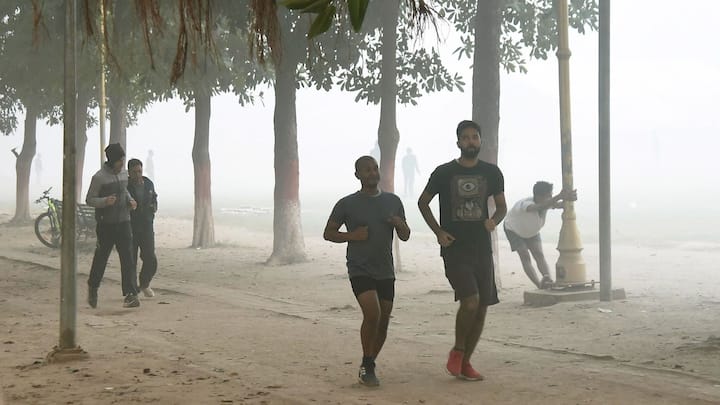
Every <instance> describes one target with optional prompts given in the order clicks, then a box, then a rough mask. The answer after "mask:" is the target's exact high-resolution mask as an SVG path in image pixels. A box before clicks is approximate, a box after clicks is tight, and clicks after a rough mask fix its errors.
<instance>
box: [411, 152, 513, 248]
mask: <svg viewBox="0 0 720 405" xmlns="http://www.w3.org/2000/svg"><path fill="white" fill-rule="evenodd" d="M504 191H505V180H504V178H503V175H502V172H501V171H500V169H499V168H498V167H497V166H496V165H494V164H491V163H487V162H483V161H481V160H479V161H478V162H477V164H476V165H475V166H473V167H464V166H461V165H460V164H459V163H458V162H457V161H456V160H453V161H451V162H448V163H445V164H443V165H440V166H438V167H437V168H436V169H435V171H433V173H432V175H430V180H428V184H427V186H425V192H427V193H428V194H430V195H432V196H434V195H436V194H439V199H440V226H442V228H443V229H444V230H445V231H446V232H448V233H449V234H450V235H452V236H454V237H455V242H453V244H452V247H458V248H460V247H470V248H472V247H475V246H476V247H477V248H479V249H481V250H483V251H487V252H490V251H491V250H492V246H491V244H490V234H489V233H488V232H487V230H485V220H486V219H487V218H488V217H489V215H488V206H487V202H488V198H489V197H491V196H494V195H497V194H501V193H503V192H504Z"/></svg>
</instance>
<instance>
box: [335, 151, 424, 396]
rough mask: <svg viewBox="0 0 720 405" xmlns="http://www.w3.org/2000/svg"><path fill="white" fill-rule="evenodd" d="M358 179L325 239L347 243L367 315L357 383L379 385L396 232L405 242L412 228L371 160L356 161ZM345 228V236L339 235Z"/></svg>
mask: <svg viewBox="0 0 720 405" xmlns="http://www.w3.org/2000/svg"><path fill="white" fill-rule="evenodd" d="M355 177H357V178H358V180H360V185H361V189H360V191H358V192H355V193H353V194H350V195H348V196H346V197H344V198H342V199H341V200H340V201H338V202H337V204H335V208H333V211H332V213H331V214H330V219H328V222H327V225H326V226H325V232H324V234H323V237H324V238H325V240H328V241H331V242H336V243H345V242H347V244H348V246H347V268H348V274H349V277H350V285H351V286H352V290H353V293H354V294H355V298H356V299H357V301H358V304H360V309H361V310H362V314H363V321H362V325H361V327H360V342H361V343H362V350H363V357H362V362H361V364H360V371H359V374H358V379H359V381H360V383H361V384H364V385H368V386H377V385H379V384H380V381H379V380H378V378H377V376H376V375H375V360H376V359H377V356H378V354H380V350H381V349H382V347H383V344H384V343H385V338H386V337H387V330H388V325H389V323H390V313H391V312H392V307H393V300H394V298H395V270H394V268H393V256H392V241H393V232H395V233H397V236H398V237H399V238H400V240H403V241H407V240H408V238H410V228H409V227H408V225H407V222H405V209H404V208H403V205H402V202H401V201H400V198H398V196H396V195H395V194H392V193H386V192H383V191H381V190H380V189H379V188H378V183H379V182H380V173H379V171H378V164H377V161H375V159H374V158H373V157H372V156H362V157H361V158H359V159H358V160H357V161H356V162H355ZM342 225H345V229H346V232H341V231H340V227H341V226H342Z"/></svg>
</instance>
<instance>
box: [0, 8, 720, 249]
mask: <svg viewBox="0 0 720 405" xmlns="http://www.w3.org/2000/svg"><path fill="white" fill-rule="evenodd" d="M693 6H694V7H692V8H690V7H686V8H680V7H678V6H677V5H676V4H675V3H674V2H669V1H649V0H646V1H623V2H614V3H613V10H612V62H611V63H612V65H611V70H612V71H611V78H612V88H611V97H612V108H611V120H612V126H611V134H612V175H613V178H612V201H613V214H614V220H613V237H614V238H615V240H616V241H623V242H631V243H641V244H642V243H659V242H661V241H672V240H691V239H692V240H701V241H706V242H718V241H720V231H719V230H718V229H717V218H718V217H720V208H718V205H717V203H716V201H718V200H719V199H720V192H719V191H718V186H717V180H715V177H716V174H717V173H718V172H720V159H718V153H717V151H718V149H720V140H719V139H718V135H720V131H719V129H720V118H718V117H719V116H720V114H719V113H720V111H719V110H720V102H718V100H720V81H719V80H718V77H720V53H719V52H717V43H716V40H717V38H720V32H719V31H720V28H718V25H717V23H716V22H715V21H714V19H715V16H717V15H718V14H720V3H717V2H714V1H712V0H707V1H702V2H700V1H698V2H693ZM448 41H450V42H452V38H450V39H449V40H448ZM445 48H447V49H448V51H447V52H445V53H446V60H447V61H448V63H449V65H450V66H451V69H453V70H455V71H460V72H461V73H462V74H463V76H464V78H465V81H466V83H467V86H466V91H465V92H464V93H458V92H454V93H442V94H433V95H430V96H425V97H423V98H422V99H420V100H419V105H418V106H407V107H405V106H403V107H401V108H399V109H398V127H399V130H400V137H401V138H400V144H399V146H398V161H397V170H396V171H397V173H396V179H395V186H396V189H397V190H402V185H403V176H402V169H401V164H400V162H401V159H402V156H403V155H404V154H405V150H406V148H408V147H411V148H412V149H413V151H414V153H415V154H416V155H417V157H418V160H419V164H420V170H421V174H420V175H419V176H417V177H416V181H415V183H416V184H415V189H416V193H418V192H419V191H420V190H421V188H422V186H423V185H424V183H425V181H426V180H427V177H428V176H429V174H430V172H431V171H432V169H433V168H434V167H435V166H437V165H438V164H441V163H444V162H446V161H449V160H450V159H452V158H454V157H456V156H457V155H458V151H457V148H456V146H455V134H454V128H455V126H456V124H457V122H458V121H460V120H462V119H467V118H469V117H470V112H471V111H470V109H471V104H472V103H471V87H470V86H471V82H472V74H471V71H470V67H469V64H470V63H469V61H467V60H463V61H459V62H457V60H456V58H455V57H454V56H453V55H451V52H450V51H451V50H452V49H454V46H453V45H452V44H448V45H446V46H445ZM570 48H571V50H572V57H571V59H570V75H571V91H572V95H571V101H572V126H573V160H574V172H575V185H576V188H577V189H578V193H579V198H580V199H579V201H578V203H577V205H576V207H577V211H578V216H579V218H578V222H579V226H580V229H581V232H582V235H583V239H585V240H588V241H593V240H596V238H597V219H596V217H597V182H598V180H597V177H598V169H597V154H598V147H597V143H598V141H597V132H598V131H597V53H598V50H597V33H588V34H587V35H585V36H582V35H578V34H572V35H571V37H570ZM528 69H529V73H528V74H517V73H516V74H505V73H503V74H502V85H501V113H500V115H501V121H500V156H499V166H500V168H501V169H502V170H503V172H504V175H505V182H506V183H505V185H506V196H507V199H508V203H509V204H512V203H513V202H514V201H516V200H517V199H520V198H522V197H525V196H528V195H529V194H530V193H531V187H532V184H533V183H534V182H535V181H537V180H540V179H543V180H548V181H550V182H553V183H555V184H556V191H557V190H559V188H560V130H559V112H558V89H557V75H558V73H557V60H556V58H555V57H554V56H552V57H551V58H550V59H548V60H547V61H531V62H530V63H529V65H528ZM81 80H82V78H81ZM353 99H354V94H350V93H342V92H339V91H333V92H330V93H325V92H319V91H315V90H314V89H310V90H308V89H303V90H300V91H299V93H298V98H297V112H298V119H297V121H298V143H299V155H300V192H301V202H302V204H303V212H304V215H305V221H306V227H305V230H306V233H308V234H309V233H316V232H317V230H318V229H319V227H320V225H319V224H321V223H322V221H323V220H324V219H325V218H326V215H327V214H328V213H329V209H330V207H331V206H332V204H333V203H334V202H335V201H336V200H337V199H338V198H340V197H341V196H343V195H345V194H348V193H351V192H353V191H354V190H356V189H357V188H358V182H357V180H356V179H355V178H354V177H353V162H354V160H355V158H357V157H358V156H360V155H363V154H368V153H369V152H370V150H371V149H372V148H373V146H374V144H375V140H376V138H377V127H378V120H379V107H378V106H368V105H366V104H359V103H355V102H354V101H353ZM193 119H194V115H193V112H192V110H191V111H190V112H188V113H186V112H185V109H184V106H183V105H182V103H181V102H180V101H173V102H168V103H160V104H156V105H154V106H152V107H151V108H150V109H149V110H148V111H147V112H145V113H144V114H142V115H140V117H139V122H138V123H137V125H135V126H132V127H129V128H128V138H127V139H128V147H127V156H128V158H132V157H136V158H139V159H141V160H145V158H146V156H147V152H148V150H153V151H154V154H155V158H154V164H155V179H154V180H155V183H156V186H157V189H158V193H159V195H160V201H161V213H162V209H163V207H164V208H165V212H166V213H172V214H181V215H187V216H190V215H192V202H193V188H192V187H193V180H192V179H193V168H192V160H191V150H192V143H193ZM19 120H20V122H21V125H20V126H19V128H18V129H17V131H16V133H15V134H13V135H11V136H6V137H0V182H1V184H2V186H1V187H2V193H0V205H2V206H4V207H7V208H8V209H12V207H13V206H14V199H15V170H14V163H15V159H14V158H13V156H12V155H11V154H10V152H9V150H10V149H11V148H12V147H21V145H22V133H23V128H22V118H20V119H19ZM272 124H273V97H272V89H266V90H265V97H264V100H263V101H262V102H261V103H258V104H257V105H256V106H250V107H241V106H239V105H238V104H237V102H236V99H235V97H233V96H232V95H223V96H217V97H215V98H213V102H212V118H211V126H210V153H211V161H212V176H213V180H212V181H213V184H212V186H213V188H212V190H213V206H214V209H215V210H216V211H218V212H222V210H223V209H225V208H237V207H241V206H250V207H257V208H266V209H271V208H272V192H273V182H274V180H273V127H272ZM88 137H89V141H88V144H87V154H86V161H85V176H84V179H83V186H84V189H85V190H86V189H87V186H88V185H89V180H90V176H91V175H92V173H93V172H94V171H96V170H97V169H98V167H99V164H100V157H99V146H98V128H97V127H93V128H91V129H89V130H88ZM38 153H39V154H40V155H41V156H42V173H41V176H39V177H38V175H37V172H36V171H35V170H33V174H32V177H31V181H30V189H31V196H30V197H31V200H33V199H34V198H36V197H37V196H38V195H39V194H40V192H41V190H43V189H45V188H47V187H49V186H53V188H54V195H55V196H56V197H59V196H60V190H61V187H60V184H61V174H62V128H61V127H59V126H58V127H47V126H46V125H44V124H40V123H39V124H38ZM405 204H406V210H407V211H408V212H409V213H410V219H411V226H413V227H414V229H417V230H421V231H424V230H425V226H424V224H423V223H422V222H421V220H420V219H419V215H418V213H417V209H416V208H415V202H414V199H406V200H405ZM35 208H38V207H35ZM222 220H223V216H222V215H219V216H216V221H222ZM270 221H271V215H269V214H267V215H266V216H265V217H263V218H261V219H260V222H261V223H262V224H270V223H271V222H270ZM559 223H560V221H559V215H557V216H556V217H555V218H553V219H550V220H549V221H548V226H547V230H546V232H547V234H548V235H552V236H550V237H549V240H552V238H556V236H555V235H556V233H557V232H556V231H557V229H558V227H559ZM267 230H268V231H270V230H271V227H269V226H268V227H267ZM189 237H190V236H189V235H188V238H189Z"/></svg>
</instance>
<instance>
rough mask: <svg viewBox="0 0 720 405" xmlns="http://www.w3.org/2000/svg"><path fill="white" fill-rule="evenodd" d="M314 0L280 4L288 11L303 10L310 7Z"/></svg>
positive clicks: (293, 0)
mask: <svg viewBox="0 0 720 405" xmlns="http://www.w3.org/2000/svg"><path fill="white" fill-rule="evenodd" d="M315 1H316V0H283V1H281V2H280V4H282V5H283V6H285V7H287V8H289V9H290V10H303V9H306V8H308V7H310V6H311V5H312V4H313V2H315Z"/></svg>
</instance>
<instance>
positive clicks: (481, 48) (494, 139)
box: [472, 0, 503, 288]
mask: <svg viewBox="0 0 720 405" xmlns="http://www.w3.org/2000/svg"><path fill="white" fill-rule="evenodd" d="M502 4H503V2H502V0H477V15H476V18H475V50H474V55H473V59H474V60H473V88H472V90H473V94H472V119H473V121H475V122H477V123H478V124H480V128H481V129H482V148H481V149H480V159H481V160H484V161H486V162H489V163H494V164H497V162H498V150H499V148H498V145H499V142H498V141H499V138H498V126H499V125H500V28H501V24H502V20H501V18H502V10H501V8H502ZM488 209H489V210H490V215H492V214H493V213H494V212H495V201H494V200H493V199H492V198H490V200H489V201H488ZM492 247H493V260H494V261H495V282H496V283H497V286H498V288H500V287H501V286H502V283H501V282H500V257H499V255H498V244H497V231H495V232H493V233H492Z"/></svg>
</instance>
